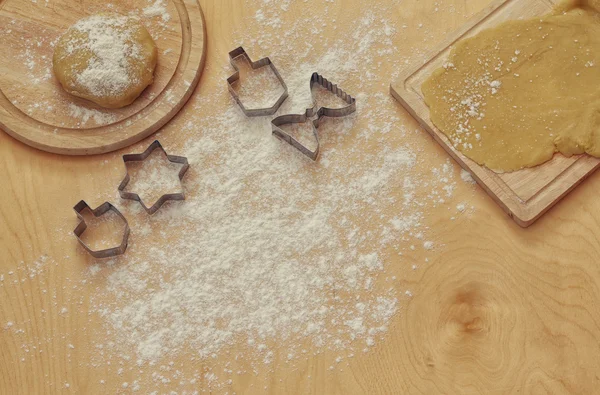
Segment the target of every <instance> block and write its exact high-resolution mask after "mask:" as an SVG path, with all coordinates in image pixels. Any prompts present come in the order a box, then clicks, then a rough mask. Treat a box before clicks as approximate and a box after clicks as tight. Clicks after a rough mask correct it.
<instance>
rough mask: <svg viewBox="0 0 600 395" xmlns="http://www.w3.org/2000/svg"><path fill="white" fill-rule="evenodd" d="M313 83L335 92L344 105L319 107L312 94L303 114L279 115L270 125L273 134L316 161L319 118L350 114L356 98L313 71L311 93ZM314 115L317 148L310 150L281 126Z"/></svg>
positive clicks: (303, 120)
mask: <svg viewBox="0 0 600 395" xmlns="http://www.w3.org/2000/svg"><path fill="white" fill-rule="evenodd" d="M315 84H318V85H321V86H322V87H323V88H325V89H327V90H328V91H330V92H331V93H333V94H335V95H336V96H337V97H339V98H340V99H342V100H343V101H345V102H346V104H347V105H346V106H343V107H340V108H329V107H319V105H318V104H317V103H316V101H315V98H314V95H313V104H314V105H313V106H312V107H311V108H308V109H307V110H306V112H305V113H304V114H288V115H281V116H279V117H277V118H275V119H273V120H272V121H271V126H272V130H273V134H274V135H275V136H277V137H279V138H280V139H282V140H283V141H286V142H288V143H289V144H291V145H292V146H293V147H295V148H297V149H298V150H299V151H300V152H302V153H303V154H304V155H306V156H308V157H309V158H310V159H312V160H314V161H316V160H317V157H318V156H319V150H320V148H321V146H320V143H319V133H318V129H319V125H320V123H321V119H322V118H324V117H331V118H339V117H345V116H346V115H350V114H352V113H353V112H355V111H356V99H355V98H353V97H352V96H350V95H349V94H347V93H346V92H344V91H343V90H342V89H340V88H339V87H338V86H337V85H335V84H332V83H331V82H330V81H328V80H327V79H326V78H324V77H322V76H321V75H320V74H318V73H313V74H312V75H311V77H310V90H311V94H312V88H313V86H314V85H315ZM315 115H316V117H317V118H316V119H315V120H314V121H312V126H313V136H314V137H315V140H316V142H317V148H316V149H315V150H311V149H310V148H308V147H307V146H306V145H304V144H302V143H301V142H299V141H298V140H296V139H295V138H294V137H292V136H291V135H290V134H288V133H286V132H285V131H284V130H283V129H282V128H281V126H283V125H290V124H294V123H304V122H306V121H307V120H309V119H311V118H313V117H314V116H315Z"/></svg>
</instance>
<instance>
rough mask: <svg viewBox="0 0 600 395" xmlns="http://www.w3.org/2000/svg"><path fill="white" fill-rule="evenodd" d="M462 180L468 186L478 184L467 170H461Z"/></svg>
mask: <svg viewBox="0 0 600 395" xmlns="http://www.w3.org/2000/svg"><path fill="white" fill-rule="evenodd" d="M460 178H461V179H462V180H463V181H464V182H466V183H467V184H476V183H477V182H476V181H475V179H474V178H473V176H472V175H471V173H469V172H468V171H466V170H465V169H460Z"/></svg>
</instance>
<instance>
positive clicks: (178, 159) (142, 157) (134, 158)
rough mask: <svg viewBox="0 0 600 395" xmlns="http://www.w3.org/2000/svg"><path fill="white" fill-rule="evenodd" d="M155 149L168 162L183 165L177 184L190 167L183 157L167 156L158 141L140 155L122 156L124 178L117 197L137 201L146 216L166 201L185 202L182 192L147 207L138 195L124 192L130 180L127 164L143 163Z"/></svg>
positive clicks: (168, 195) (165, 196) (161, 198)
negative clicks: (163, 155) (161, 153)
mask: <svg viewBox="0 0 600 395" xmlns="http://www.w3.org/2000/svg"><path fill="white" fill-rule="evenodd" d="M157 149H159V150H161V151H162V152H163V153H164V154H165V156H166V157H167V159H168V160H169V162H171V163H179V164H181V165H183V166H182V167H181V169H180V170H179V182H181V181H182V180H183V176H184V175H185V173H186V171H187V170H188V169H189V167H190V165H189V163H188V160H187V158H185V157H183V156H175V155H169V154H167V152H166V151H165V149H164V148H163V146H162V145H161V144H160V142H159V141H158V140H155V141H154V142H153V143H152V144H150V146H149V147H148V148H146V151H144V152H142V153H141V154H127V155H123V162H124V163H125V178H123V181H121V184H119V188H118V190H119V195H121V197H122V198H123V199H129V200H135V201H138V202H139V203H140V204H141V205H142V207H143V208H144V210H146V212H147V213H148V214H154V213H155V212H156V211H157V210H158V209H159V208H160V207H161V206H162V205H163V204H164V203H165V202H166V201H168V200H185V195H184V193H183V192H178V193H168V194H165V195H162V196H161V197H160V198H159V199H158V200H157V201H156V202H154V204H153V205H152V206H150V207H148V206H146V204H145V203H144V202H143V200H142V198H141V197H140V195H138V194H137V193H134V192H128V191H125V187H126V186H127V184H129V181H130V180H131V177H130V175H129V172H128V171H127V163H128V162H139V161H143V160H145V159H146V158H147V157H148V156H150V154H151V153H152V152H154V150H157Z"/></svg>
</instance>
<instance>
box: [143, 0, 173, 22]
mask: <svg viewBox="0 0 600 395" xmlns="http://www.w3.org/2000/svg"><path fill="white" fill-rule="evenodd" d="M143 14H144V16H145V17H146V18H153V17H156V16H159V17H160V18H161V19H162V21H163V22H168V21H170V20H171V15H170V14H169V13H168V12H167V4H166V1H165V0H155V1H154V3H153V4H152V5H150V6H148V7H146V8H144V10H143Z"/></svg>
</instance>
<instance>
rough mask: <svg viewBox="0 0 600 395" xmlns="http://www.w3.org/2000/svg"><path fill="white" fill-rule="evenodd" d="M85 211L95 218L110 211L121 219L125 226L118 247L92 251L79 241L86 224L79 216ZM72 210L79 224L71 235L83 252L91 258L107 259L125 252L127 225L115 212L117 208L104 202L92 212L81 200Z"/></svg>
mask: <svg viewBox="0 0 600 395" xmlns="http://www.w3.org/2000/svg"><path fill="white" fill-rule="evenodd" d="M86 209H87V210H90V211H91V213H92V214H93V215H94V217H96V218H98V217H101V216H102V215H104V214H106V213H107V212H108V211H112V212H114V213H115V214H117V215H118V216H119V218H121V220H123V223H124V224H125V229H124V230H123V237H122V239H121V244H119V246H117V247H112V248H107V249H104V250H93V249H91V248H90V246H88V245H87V244H86V243H85V242H84V241H83V240H82V239H81V235H83V232H85V230H86V229H87V224H86V223H85V219H84V218H83V215H82V214H81V213H82V212H83V211H84V210H86ZM73 210H75V213H77V218H79V224H78V225H77V227H76V228H75V230H73V233H74V234H75V236H76V237H77V241H79V244H81V245H82V246H83V248H85V250H86V251H87V252H89V253H90V255H91V256H93V257H94V258H109V257H113V256H117V255H121V254H123V253H124V252H125V250H127V242H128V240H129V232H130V229H129V223H128V222H127V219H126V218H125V217H124V216H123V214H121V212H120V211H119V210H117V208H116V207H115V206H113V205H112V204H111V203H109V202H104V203H102V204H101V205H100V206H98V207H96V208H95V209H93V210H92V208H91V207H90V206H88V204H87V203H86V202H85V201H83V200H81V201H80V202H79V203H77V204H76V205H75V207H73Z"/></svg>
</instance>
